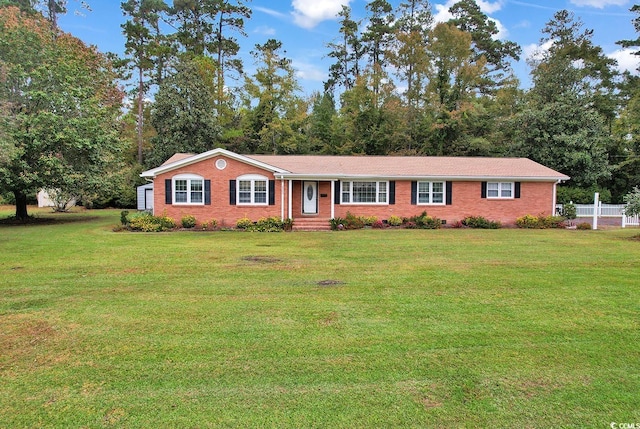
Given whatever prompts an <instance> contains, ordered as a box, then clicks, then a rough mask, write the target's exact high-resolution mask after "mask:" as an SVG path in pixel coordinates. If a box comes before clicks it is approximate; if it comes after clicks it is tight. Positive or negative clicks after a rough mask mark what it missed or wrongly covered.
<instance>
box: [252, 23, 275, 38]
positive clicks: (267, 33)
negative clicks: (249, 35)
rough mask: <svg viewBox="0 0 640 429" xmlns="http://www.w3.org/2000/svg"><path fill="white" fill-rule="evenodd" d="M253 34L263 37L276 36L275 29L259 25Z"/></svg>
mask: <svg viewBox="0 0 640 429" xmlns="http://www.w3.org/2000/svg"><path fill="white" fill-rule="evenodd" d="M253 32H254V33H257V34H263V35H265V36H274V35H275V34H276V29H275V28H272V27H269V26H267V25H261V26H259V27H257V28H256V29H255V30H254V31H253Z"/></svg>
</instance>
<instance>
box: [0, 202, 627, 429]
mask: <svg viewBox="0 0 640 429" xmlns="http://www.w3.org/2000/svg"><path fill="white" fill-rule="evenodd" d="M8 214H10V212H6V213H5V212H0V216H6V215H8ZM39 216H51V215H49V214H45V213H41V214H39ZM56 218H57V219H59V220H63V221H65V222H56V223H54V224H40V225H29V226H0V249H1V252H0V427H3V428H4V427H7V428H9V427H11V428H13V427H29V428H31V427H88V428H101V427H144V428H152V427H180V428H183V427H184V428H186V427H218V426H222V427H242V428H247V427H278V428H280V427H294V428H302V427H344V428H353V427H362V428H370V427H504V428H507V427H524V428H539V427H556V428H557V427H594V428H598V427H600V428H608V427H610V426H609V425H610V423H611V422H617V423H636V422H638V421H640V393H639V392H640V262H639V261H640V241H638V240H629V237H631V236H633V235H634V234H637V233H638V230H637V229H636V230H633V229H629V230H606V231H565V230H515V229H503V230H469V229H445V230H437V231H420V230H385V231H380V230H363V231H344V232H318V233H236V232H200V233H196V232H174V233H156V234H153V233H149V234H147V233H128V232H119V233H115V232H113V231H112V229H113V226H114V225H116V224H117V223H118V222H119V211H90V212H86V213H76V214H66V215H56Z"/></svg>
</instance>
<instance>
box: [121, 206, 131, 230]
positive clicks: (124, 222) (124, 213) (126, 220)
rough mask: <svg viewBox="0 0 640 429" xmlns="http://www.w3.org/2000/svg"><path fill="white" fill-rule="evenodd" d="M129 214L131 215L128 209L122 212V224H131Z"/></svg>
mask: <svg viewBox="0 0 640 429" xmlns="http://www.w3.org/2000/svg"><path fill="white" fill-rule="evenodd" d="M127 216H129V211H128V210H122V211H121V212H120V224H122V225H124V226H126V225H129V218H128V217H127Z"/></svg>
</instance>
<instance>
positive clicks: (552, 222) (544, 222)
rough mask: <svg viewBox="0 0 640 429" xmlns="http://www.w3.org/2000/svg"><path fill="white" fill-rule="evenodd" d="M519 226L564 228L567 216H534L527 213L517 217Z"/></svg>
mask: <svg viewBox="0 0 640 429" xmlns="http://www.w3.org/2000/svg"><path fill="white" fill-rule="evenodd" d="M516 225H517V226H518V228H529V229H547V228H564V227H565V226H566V224H565V218H564V217H563V216H543V215H539V216H533V215H525V216H522V217H519V218H518V219H516Z"/></svg>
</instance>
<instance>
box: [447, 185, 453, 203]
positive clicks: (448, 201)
mask: <svg viewBox="0 0 640 429" xmlns="http://www.w3.org/2000/svg"><path fill="white" fill-rule="evenodd" d="M446 189H447V200H446V204H447V205H448V206H450V205H451V204H452V201H453V199H452V196H451V192H452V189H453V182H446Z"/></svg>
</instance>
